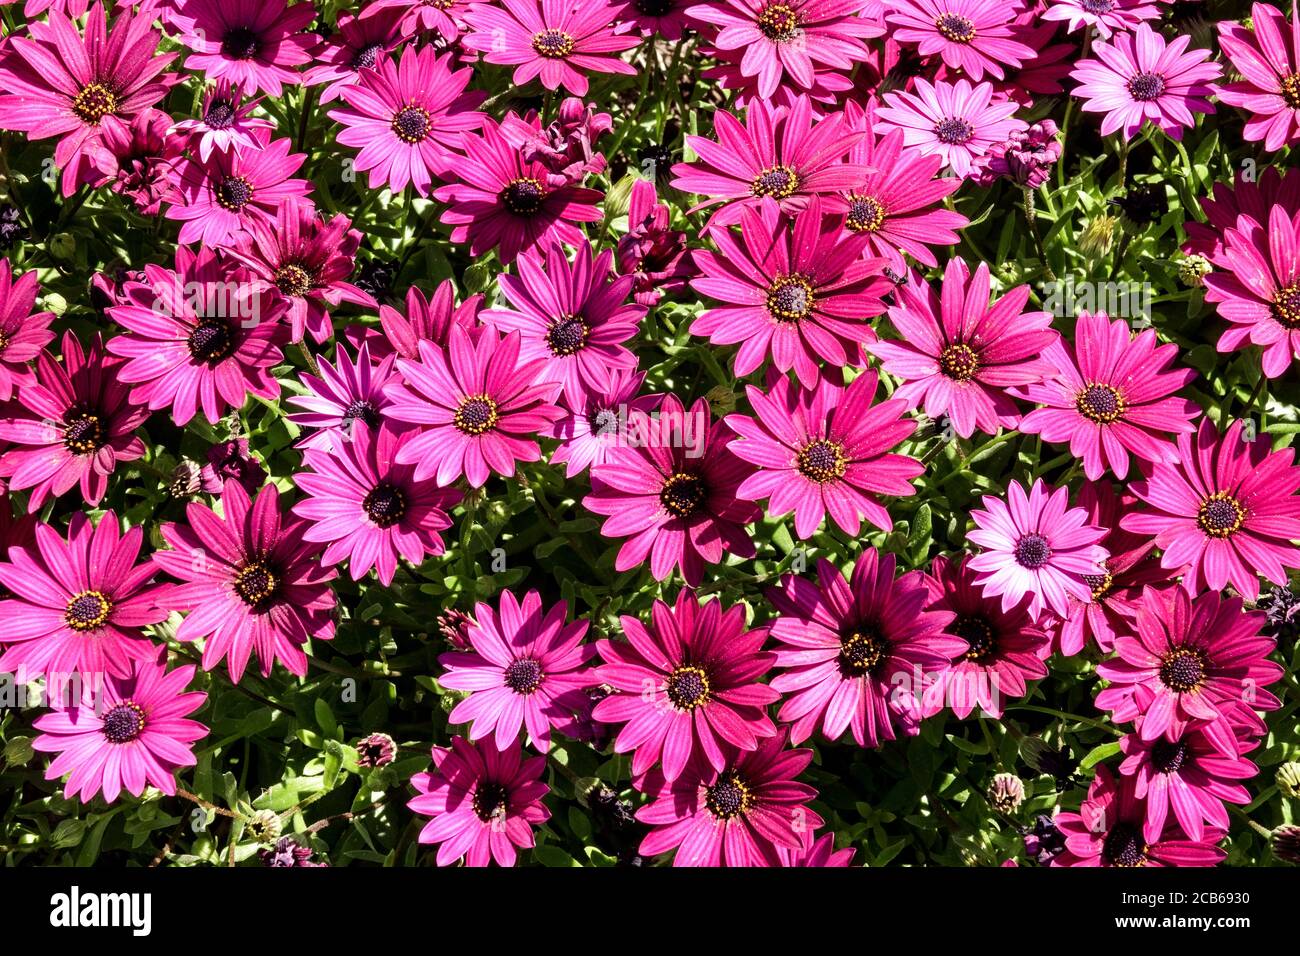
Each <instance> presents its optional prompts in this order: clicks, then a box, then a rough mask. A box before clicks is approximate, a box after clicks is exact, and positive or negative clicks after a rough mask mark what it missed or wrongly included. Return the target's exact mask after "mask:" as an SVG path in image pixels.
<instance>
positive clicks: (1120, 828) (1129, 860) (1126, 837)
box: [1101, 823, 1147, 867]
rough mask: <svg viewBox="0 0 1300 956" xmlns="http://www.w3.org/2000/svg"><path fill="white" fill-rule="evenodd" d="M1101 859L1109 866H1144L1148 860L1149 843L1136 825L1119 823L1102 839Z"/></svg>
mask: <svg viewBox="0 0 1300 956" xmlns="http://www.w3.org/2000/svg"><path fill="white" fill-rule="evenodd" d="M1101 859H1102V861H1103V862H1104V863H1106V865H1108V866H1123V867H1131V866H1142V865H1143V864H1144V863H1146V861H1147V845H1146V843H1145V842H1144V841H1143V840H1142V834H1141V833H1139V832H1138V830H1137V828H1136V827H1134V826H1131V825H1130V824H1127V823H1117V824H1115V826H1113V827H1111V829H1110V832H1109V833H1107V834H1106V839H1105V840H1104V841H1102V844H1101Z"/></svg>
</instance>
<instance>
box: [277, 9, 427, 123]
mask: <svg viewBox="0 0 1300 956" xmlns="http://www.w3.org/2000/svg"><path fill="white" fill-rule="evenodd" d="M402 5H403V6H413V7H414V9H413V10H412V11H411V13H418V11H419V10H421V9H430V10H433V11H435V12H436V13H437V15H438V16H445V15H444V14H443V12H442V11H441V10H439V9H438V8H437V5H436V4H434V3H421V2H418V0H417V2H416V3H414V4H411V3H410V2H409V0H403V3H402ZM407 19H409V17H408V16H407V15H405V14H404V13H403V12H402V10H401V9H399V8H397V7H395V6H393V5H391V4H390V3H386V2H384V0H378V2H375V3H368V4H366V6H365V7H364V8H363V9H362V11H361V14H360V16H355V15H353V14H351V13H340V14H339V17H338V22H337V23H336V24H335V26H336V30H337V32H335V33H334V34H332V35H331V36H329V37H327V38H326V39H325V41H324V42H323V43H321V45H320V46H319V47H317V49H316V55H315V58H314V60H313V63H314V64H315V65H314V66H312V67H311V68H310V69H308V70H307V72H306V73H305V74H303V78H302V82H303V83H304V85H306V86H317V85H320V84H322V83H323V84H325V88H324V89H323V90H321V91H320V103H321V105H322V106H323V105H324V104H326V103H333V102H334V101H335V100H337V99H338V98H339V95H340V94H341V93H342V92H343V91H344V90H345V89H347V88H348V87H350V86H354V85H356V84H357V83H360V82H361V79H362V74H363V73H364V72H365V71H366V70H373V69H375V68H376V67H377V66H378V65H379V64H380V63H381V62H382V63H387V62H389V57H388V55H389V54H390V53H392V52H393V51H394V50H396V49H397V48H398V47H399V46H401V45H402V41H403V40H404V39H405V37H404V35H403V34H404V32H405V31H403V30H402V28H401V26H400V25H399V24H400V23H401V22H404V21H405V20H407Z"/></svg>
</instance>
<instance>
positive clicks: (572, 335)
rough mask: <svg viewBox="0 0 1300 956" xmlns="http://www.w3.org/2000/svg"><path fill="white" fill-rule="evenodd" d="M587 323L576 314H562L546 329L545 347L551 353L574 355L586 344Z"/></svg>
mask: <svg viewBox="0 0 1300 956" xmlns="http://www.w3.org/2000/svg"><path fill="white" fill-rule="evenodd" d="M589 331H590V329H588V328H587V323H586V322H584V321H582V317H581V316H578V315H562V316H560V317H559V318H558V319H556V320H555V321H554V322H552V323H551V327H550V328H548V329H547V330H546V347H547V348H548V349H550V350H551V354H552V355H557V356H565V355H574V354H575V353H577V352H578V351H580V350H581V349H582V347H583V346H584V345H586V344H587V333H588V332H589Z"/></svg>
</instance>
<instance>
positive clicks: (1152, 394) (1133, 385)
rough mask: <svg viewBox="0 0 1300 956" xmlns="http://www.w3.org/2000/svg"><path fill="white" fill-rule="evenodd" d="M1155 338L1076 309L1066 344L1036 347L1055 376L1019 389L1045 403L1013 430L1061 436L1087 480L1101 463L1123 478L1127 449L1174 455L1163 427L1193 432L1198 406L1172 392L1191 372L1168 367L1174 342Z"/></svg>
mask: <svg viewBox="0 0 1300 956" xmlns="http://www.w3.org/2000/svg"><path fill="white" fill-rule="evenodd" d="M1156 342H1157V339H1156V332H1155V329H1146V330H1144V331H1142V332H1139V333H1138V334H1137V335H1134V334H1133V333H1132V331H1131V330H1130V328H1129V326H1128V323H1127V322H1125V321H1123V320H1122V319H1116V320H1114V321H1111V320H1110V318H1109V317H1108V316H1107V315H1106V313H1104V312H1098V313H1097V314H1095V315H1089V314H1088V313H1087V312H1084V313H1081V314H1080V316H1079V320H1078V322H1077V323H1076V324H1075V327H1074V344H1073V345H1071V344H1069V343H1067V342H1064V341H1062V340H1060V339H1057V340H1056V341H1055V342H1052V343H1051V344H1050V345H1048V346H1047V347H1046V348H1045V349H1043V358H1044V359H1046V360H1047V361H1048V362H1050V363H1052V365H1054V366H1056V370H1057V374H1056V376H1055V377H1054V378H1052V379H1049V380H1047V381H1045V382H1043V383H1041V384H1033V383H1031V384H1029V385H1027V386H1025V388H1024V389H1023V391H1022V392H1020V393H1019V394H1020V397H1022V398H1025V399H1027V400H1028V401H1031V402H1035V403H1037V404H1039V405H1043V406H1045V407H1044V408H1039V409H1037V410H1035V411H1032V412H1030V413H1029V414H1028V415H1026V416H1025V417H1024V418H1022V419H1021V420H1020V425H1019V426H1018V427H1019V429H1020V431H1022V432H1025V433H1026V434H1029V435H1042V436H1043V438H1044V440H1046V441H1049V442H1069V443H1070V454H1072V455H1074V456H1075V457H1076V458H1081V459H1083V471H1084V474H1085V475H1087V476H1088V480H1089V481H1096V480H1097V479H1099V478H1100V477H1101V476H1102V475H1103V474H1105V472H1106V468H1107V466H1108V465H1109V467H1110V470H1111V471H1113V472H1114V473H1115V477H1116V478H1119V479H1121V480H1123V479H1124V478H1126V477H1128V463H1129V453H1130V452H1132V453H1133V454H1134V455H1135V456H1136V457H1137V458H1138V459H1140V460H1141V461H1144V462H1170V461H1173V460H1175V459H1176V458H1177V457H1178V455H1177V453H1176V452H1175V450H1174V445H1173V442H1171V441H1170V440H1169V433H1170V432H1174V433H1176V434H1182V433H1185V432H1192V431H1195V426H1194V425H1192V419H1193V418H1197V417H1199V416H1200V415H1201V414H1202V412H1201V409H1200V406H1198V405H1196V404H1195V403H1193V402H1189V401H1187V399H1185V398H1178V397H1176V396H1175V395H1174V392H1176V391H1178V389H1180V388H1182V387H1183V386H1184V385H1186V384H1187V383H1189V382H1190V381H1191V380H1192V379H1194V378H1195V377H1196V373H1195V372H1194V371H1193V370H1191V369H1187V368H1185V369H1175V368H1172V367H1171V366H1172V365H1173V364H1174V359H1175V358H1176V357H1177V355H1178V346H1177V345H1174V344H1172V343H1169V344H1165V345H1159V346H1158V345H1157V344H1156ZM1103 453H1104V459H1105V460H1104V461H1103Z"/></svg>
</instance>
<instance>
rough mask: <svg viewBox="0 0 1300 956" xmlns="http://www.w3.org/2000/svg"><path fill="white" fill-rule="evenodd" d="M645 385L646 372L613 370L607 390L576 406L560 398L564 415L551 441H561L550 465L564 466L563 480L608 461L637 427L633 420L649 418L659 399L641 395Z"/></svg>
mask: <svg viewBox="0 0 1300 956" xmlns="http://www.w3.org/2000/svg"><path fill="white" fill-rule="evenodd" d="M644 382H645V372H633V371H629V370H627V369H613V370H611V371H610V373H609V387H608V388H606V389H604V390H601V391H594V390H593V391H589V392H587V393H586V394H585V395H583V396H582V399H581V401H579V402H570V401H569V400H567V399H565V398H563V397H561V399H560V404H561V406H562V407H563V408H564V411H565V413H566V414H565V416H564V417H563V418H561V419H559V420H558V421H556V423H555V424H554V425H553V426H552V427H551V433H550V435H551V437H552V438H558V439H559V440H560V444H559V447H557V448H556V449H555V451H554V452H552V453H551V464H552V465H558V464H562V463H563V464H565V465H566V467H565V472H564V476H565V477H566V478H576V477H577V476H578V475H580V474H582V472H584V471H586V470H587V469H588V468H590V467H591V466H592V465H603V464H605V463H606V462H607V461H609V460H610V459H611V457H612V456H613V452H614V449H615V448H617V447H619V445H620V444H621V443H623V442H624V441H626V440H627V435H628V432H629V431H630V430H631V429H632V428H635V427H636V425H635V424H634V423H633V419H634V418H636V417H638V416H646V417H648V416H649V415H650V413H651V412H653V411H654V410H655V409H656V408H658V407H659V401H660V397H659V396H657V395H641V394H640V392H641V386H642V384H643V383H644ZM642 420H644V419H642Z"/></svg>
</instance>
